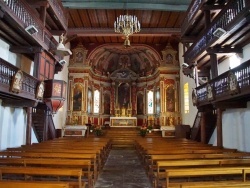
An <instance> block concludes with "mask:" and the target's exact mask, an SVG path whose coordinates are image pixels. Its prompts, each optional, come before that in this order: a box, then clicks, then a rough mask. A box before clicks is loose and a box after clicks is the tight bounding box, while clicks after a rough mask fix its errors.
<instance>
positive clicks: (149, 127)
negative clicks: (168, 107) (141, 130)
mask: <svg viewBox="0 0 250 188" xmlns="http://www.w3.org/2000/svg"><path fill="white" fill-rule="evenodd" d="M152 129H153V126H152V125H149V126H148V127H147V130H148V132H149V133H151V132H152Z"/></svg>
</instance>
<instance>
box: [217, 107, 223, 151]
mask: <svg viewBox="0 0 250 188" xmlns="http://www.w3.org/2000/svg"><path fill="white" fill-rule="evenodd" d="M216 114H217V121H216V126H217V146H219V147H223V141H222V110H221V109H220V108H217V110H216Z"/></svg>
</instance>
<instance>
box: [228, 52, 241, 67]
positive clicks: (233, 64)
mask: <svg viewBox="0 0 250 188" xmlns="http://www.w3.org/2000/svg"><path fill="white" fill-rule="evenodd" d="M229 61H230V68H231V69H233V68H235V67H237V66H239V65H240V58H239V57H238V56H237V55H236V54H234V55H232V56H231V57H230V58H229Z"/></svg>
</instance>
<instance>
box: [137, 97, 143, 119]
mask: <svg viewBox="0 0 250 188" xmlns="http://www.w3.org/2000/svg"><path fill="white" fill-rule="evenodd" d="M143 108H144V103H143V94H142V93H138V95H137V114H138V115H143Z"/></svg>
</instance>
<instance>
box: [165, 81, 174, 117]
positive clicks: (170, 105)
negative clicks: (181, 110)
mask: <svg viewBox="0 0 250 188" xmlns="http://www.w3.org/2000/svg"><path fill="white" fill-rule="evenodd" d="M166 100H167V111H168V112H174V111H175V89H174V86H173V85H169V86H168V87H167V89H166Z"/></svg>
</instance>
